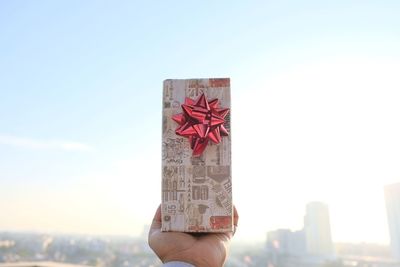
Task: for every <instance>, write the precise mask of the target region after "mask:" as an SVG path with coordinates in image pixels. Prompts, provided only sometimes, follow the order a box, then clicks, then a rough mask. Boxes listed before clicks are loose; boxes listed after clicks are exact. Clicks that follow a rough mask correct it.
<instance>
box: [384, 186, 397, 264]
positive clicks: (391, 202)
mask: <svg viewBox="0 0 400 267" xmlns="http://www.w3.org/2000/svg"><path fill="white" fill-rule="evenodd" d="M385 201H386V210H387V217H388V224H389V232H390V244H391V247H392V253H393V257H394V258H395V259H396V260H398V261H400V183H397V184H391V185H387V186H385Z"/></svg>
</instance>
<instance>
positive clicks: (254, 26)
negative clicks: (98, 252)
mask: <svg viewBox="0 0 400 267" xmlns="http://www.w3.org/2000/svg"><path fill="white" fill-rule="evenodd" d="M399 12H400V3H399V2H396V1H382V2H379V3H372V2H368V3H363V4H360V3H357V2H352V3H348V1H344V0H342V1H337V2H335V3H334V4H332V3H319V2H316V1H307V2H304V3H297V2H295V1H288V2H287V3H286V2H285V3H270V2H265V1H261V0H260V1H254V2H253V1H252V2H251V3H231V2H228V1H222V2H218V3H214V2H212V1H207V2H204V3H203V4H202V5H196V4H193V3H181V2H179V1H173V2H169V3H164V2H158V1H151V2H146V3H136V2H130V1H121V2H118V3H110V2H97V1H93V0H91V1H86V2H84V3H83V2H80V1H72V2H71V1H59V2H52V1H46V0H43V1H39V2H35V3H33V2H12V1H8V2H1V3H0V40H1V42H0V58H2V60H1V61H0V70H1V71H0V92H1V98H0V121H1V125H0V184H1V186H0V196H1V199H2V201H1V202H0V210H1V215H0V216H1V220H0V231H2V230H6V229H9V230H16V231H23V230H26V229H30V230H34V231H43V230H45V231H61V232H63V231H65V232H75V233H79V232H80V233H89V234H90V233H92V234H95V233H97V234H106V235H107V234H122V235H140V233H141V230H142V227H143V225H145V224H149V223H150V222H151V220H152V218H153V215H154V212H155V210H156V208H157V206H158V205H159V203H160V202H161V193H160V192H161V102H162V82H163V80H165V79H171V78H189V77H210V78H212V77H230V79H231V90H232V91H231V95H232V176H233V177H232V180H233V202H234V204H235V205H236V207H237V208H238V212H239V216H240V220H239V228H238V232H237V235H236V236H235V240H237V241H236V242H262V240H264V239H265V238H266V233H267V231H272V230H276V229H280V228H287V229H291V230H299V229H301V228H302V226H303V217H304V214H305V206H306V204H307V203H308V202H311V201H320V202H324V203H326V204H327V205H328V206H329V211H330V224H331V232H332V239H333V241H334V242H347V241H348V242H356V243H357V242H368V243H377V244H389V232H388V231H389V230H388V225H387V214H386V208H385V202H384V186H385V185H388V184H392V183H399V182H400V169H399V167H398V166H399V164H398V163H399V162H400V139H399V138H398V136H400V125H399V124H398V123H396V122H398V121H399V114H400V105H398V103H399V102H400V92H399V90H398V88H400V80H399V79H398V73H397V70H398V69H400V51H399V49H398V47H399V45H400V34H399V29H400V18H399V16H397V14H398V13H399ZM233 18H234V19H233Z"/></svg>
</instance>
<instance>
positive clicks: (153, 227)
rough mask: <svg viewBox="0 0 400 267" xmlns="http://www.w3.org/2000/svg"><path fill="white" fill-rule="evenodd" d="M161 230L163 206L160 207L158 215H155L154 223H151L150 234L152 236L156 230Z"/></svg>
mask: <svg viewBox="0 0 400 267" xmlns="http://www.w3.org/2000/svg"><path fill="white" fill-rule="evenodd" d="M160 229H161V205H159V206H158V208H157V211H156V213H155V214H154V218H153V222H152V223H151V226H150V232H149V234H151V233H152V232H153V231H155V230H160Z"/></svg>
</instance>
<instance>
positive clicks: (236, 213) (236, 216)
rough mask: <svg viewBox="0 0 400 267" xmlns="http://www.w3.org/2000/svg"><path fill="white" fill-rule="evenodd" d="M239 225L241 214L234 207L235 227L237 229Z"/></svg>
mask: <svg viewBox="0 0 400 267" xmlns="http://www.w3.org/2000/svg"><path fill="white" fill-rule="evenodd" d="M238 223H239V213H238V212H237V209H236V207H235V206H233V225H234V226H235V227H237V226H238Z"/></svg>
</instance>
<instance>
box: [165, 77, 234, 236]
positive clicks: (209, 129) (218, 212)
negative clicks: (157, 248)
mask: <svg viewBox="0 0 400 267" xmlns="http://www.w3.org/2000/svg"><path fill="white" fill-rule="evenodd" d="M230 104H231V100H230V80H229V79H228V78H223V79H186V80H165V81H164V90H163V127H162V129H163V130H162V205H161V213H162V231H178V232H229V231H233V206H232V178H231V129H230Z"/></svg>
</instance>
